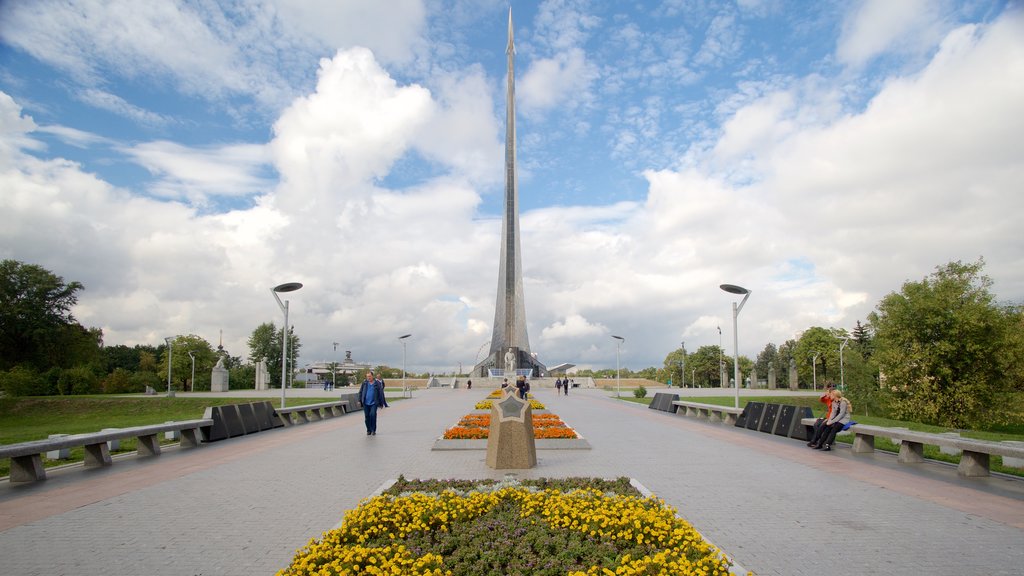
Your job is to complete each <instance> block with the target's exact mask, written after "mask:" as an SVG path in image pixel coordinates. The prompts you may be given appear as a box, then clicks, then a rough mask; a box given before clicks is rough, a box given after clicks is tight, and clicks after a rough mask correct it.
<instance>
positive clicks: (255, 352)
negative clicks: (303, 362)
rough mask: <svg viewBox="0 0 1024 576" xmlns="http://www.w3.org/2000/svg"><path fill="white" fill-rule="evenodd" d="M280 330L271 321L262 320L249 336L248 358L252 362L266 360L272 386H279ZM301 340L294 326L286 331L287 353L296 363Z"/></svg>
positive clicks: (296, 363)
mask: <svg viewBox="0 0 1024 576" xmlns="http://www.w3.org/2000/svg"><path fill="white" fill-rule="evenodd" d="M282 336H283V334H282V331H281V330H279V329H278V328H277V327H276V326H275V325H274V323H273V322H264V323H263V324H260V325H259V326H257V327H256V329H255V330H253V331H252V334H251V335H250V336H249V340H248V341H247V344H248V345H249V359H250V360H251V361H253V362H256V361H258V360H266V362H267V372H269V373H270V382H271V385H272V386H276V387H280V386H281V337H282ZM301 348H302V342H301V341H300V339H299V337H298V336H296V335H295V329H294V327H293V328H292V329H290V330H289V331H288V355H289V357H290V358H289V360H291V361H292V362H293V363H295V365H296V366H297V365H298V359H299V350H300V349H301Z"/></svg>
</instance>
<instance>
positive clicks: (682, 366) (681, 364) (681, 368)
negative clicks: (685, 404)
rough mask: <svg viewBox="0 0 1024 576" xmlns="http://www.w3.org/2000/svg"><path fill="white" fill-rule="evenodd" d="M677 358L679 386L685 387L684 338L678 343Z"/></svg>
mask: <svg viewBox="0 0 1024 576" xmlns="http://www.w3.org/2000/svg"><path fill="white" fill-rule="evenodd" d="M679 358H680V360H679V379H680V380H682V382H680V383H679V387H680V388H686V340H683V342H682V343H681V344H680V345H679Z"/></svg>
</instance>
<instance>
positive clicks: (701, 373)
mask: <svg viewBox="0 0 1024 576" xmlns="http://www.w3.org/2000/svg"><path fill="white" fill-rule="evenodd" d="M719 359H722V360H723V361H724V362H725V364H726V368H725V370H726V373H731V370H732V357H731V356H729V357H725V356H724V355H723V354H722V349H721V348H720V347H719V346H701V347H700V348H698V349H697V351H696V352H694V353H693V354H690V355H689V356H687V358H686V370H687V371H688V372H689V374H687V375H686V377H687V378H686V380H687V382H691V385H695V386H699V387H705V386H720V385H721V375H720V374H719V368H718V366H719V365H718V361H719ZM694 378H696V381H695V382H693V381H692V380H693V379H694Z"/></svg>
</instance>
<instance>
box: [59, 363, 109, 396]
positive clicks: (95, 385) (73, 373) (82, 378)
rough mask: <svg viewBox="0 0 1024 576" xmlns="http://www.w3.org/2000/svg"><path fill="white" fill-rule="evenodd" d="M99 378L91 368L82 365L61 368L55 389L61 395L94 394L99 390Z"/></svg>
mask: <svg viewBox="0 0 1024 576" xmlns="http://www.w3.org/2000/svg"><path fill="white" fill-rule="evenodd" d="M99 387H100V386H99V379H98V378H96V375H95V374H93V373H92V370H89V369H88V368H86V367H84V366H77V367H75V368H68V369H66V370H62V371H61V373H60V378H58V379H57V389H58V390H59V391H60V393H61V395H65V396H66V395H69V394H96V393H97V392H99Z"/></svg>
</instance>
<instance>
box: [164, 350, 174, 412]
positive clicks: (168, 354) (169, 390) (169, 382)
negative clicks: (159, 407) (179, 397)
mask: <svg viewBox="0 0 1024 576" xmlns="http://www.w3.org/2000/svg"><path fill="white" fill-rule="evenodd" d="M164 342H166V343H167V397H168V398H171V397H172V396H174V390H171V353H172V352H174V347H173V346H172V345H171V342H173V340H172V339H171V337H170V336H168V337H167V338H164Z"/></svg>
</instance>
